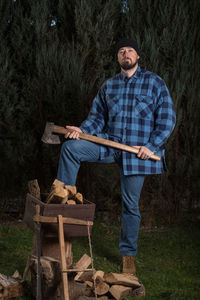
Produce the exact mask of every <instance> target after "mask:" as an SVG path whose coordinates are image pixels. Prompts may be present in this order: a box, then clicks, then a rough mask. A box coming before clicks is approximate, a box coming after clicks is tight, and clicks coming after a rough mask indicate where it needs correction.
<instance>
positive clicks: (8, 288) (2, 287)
mask: <svg viewBox="0 0 200 300" xmlns="http://www.w3.org/2000/svg"><path fill="white" fill-rule="evenodd" d="M23 294H24V281H23V280H22V277H21V276H20V275H19V272H18V271H15V273H14V274H13V275H12V276H6V275H4V274H0V300H7V299H10V298H14V297H21V296H23Z"/></svg>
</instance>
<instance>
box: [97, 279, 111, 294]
mask: <svg viewBox="0 0 200 300" xmlns="http://www.w3.org/2000/svg"><path fill="white" fill-rule="evenodd" d="M109 289H110V286H109V285H108V284H107V283H105V282H103V281H101V282H99V283H98V284H97V285H96V294H97V295H100V296H102V295H105V294H106V293H107V292H108V291H109Z"/></svg>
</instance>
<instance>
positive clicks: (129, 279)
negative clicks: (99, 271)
mask: <svg viewBox="0 0 200 300" xmlns="http://www.w3.org/2000/svg"><path fill="white" fill-rule="evenodd" d="M104 280H105V281H106V282H107V283H108V284H118V285H124V286H129V287H135V288H136V287H140V286H141V283H139V281H138V278H137V277H136V276H133V275H127V274H118V273H109V274H105V275H104Z"/></svg>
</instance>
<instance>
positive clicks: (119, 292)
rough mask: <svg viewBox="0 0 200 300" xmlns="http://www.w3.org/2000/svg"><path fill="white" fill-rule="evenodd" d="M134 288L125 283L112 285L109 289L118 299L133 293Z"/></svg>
mask: <svg viewBox="0 0 200 300" xmlns="http://www.w3.org/2000/svg"><path fill="white" fill-rule="evenodd" d="M131 291H132V288H131V287H127V286H123V285H112V286H111V288H110V289H109V293H111V295H112V296H113V297H114V298H115V299H116V300H122V299H124V298H125V297H127V296H128V295H130V294H131Z"/></svg>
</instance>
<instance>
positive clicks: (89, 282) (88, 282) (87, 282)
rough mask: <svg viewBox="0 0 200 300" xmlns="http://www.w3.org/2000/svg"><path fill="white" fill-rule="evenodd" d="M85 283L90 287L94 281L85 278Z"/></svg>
mask: <svg viewBox="0 0 200 300" xmlns="http://www.w3.org/2000/svg"><path fill="white" fill-rule="evenodd" d="M85 283H86V284H87V285H88V286H89V287H90V288H92V287H93V286H94V283H93V282H92V281H89V280H86V281H85Z"/></svg>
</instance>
